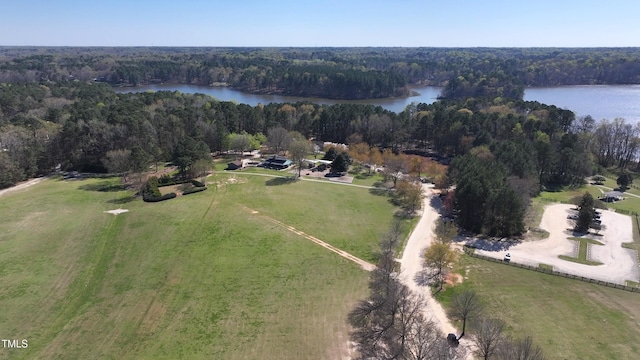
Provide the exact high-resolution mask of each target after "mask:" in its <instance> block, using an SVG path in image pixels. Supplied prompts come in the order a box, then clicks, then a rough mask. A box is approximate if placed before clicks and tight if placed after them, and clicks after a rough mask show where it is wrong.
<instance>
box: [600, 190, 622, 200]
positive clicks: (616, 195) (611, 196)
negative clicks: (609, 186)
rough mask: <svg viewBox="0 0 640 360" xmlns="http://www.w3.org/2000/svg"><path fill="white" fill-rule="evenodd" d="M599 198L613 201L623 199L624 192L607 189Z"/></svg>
mask: <svg viewBox="0 0 640 360" xmlns="http://www.w3.org/2000/svg"><path fill="white" fill-rule="evenodd" d="M600 200H602V201H604V202H614V201H619V200H624V194H623V193H621V192H620V191H609V192H606V193H604V194H602V196H601V197H600Z"/></svg>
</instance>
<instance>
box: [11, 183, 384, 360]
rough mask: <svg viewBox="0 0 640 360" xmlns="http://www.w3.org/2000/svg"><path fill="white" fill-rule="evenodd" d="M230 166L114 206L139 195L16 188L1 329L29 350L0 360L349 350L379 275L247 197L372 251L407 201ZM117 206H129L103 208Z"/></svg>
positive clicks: (305, 354)
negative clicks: (171, 195) (357, 306)
mask: <svg viewBox="0 0 640 360" xmlns="http://www.w3.org/2000/svg"><path fill="white" fill-rule="evenodd" d="M228 176H229V175H227V174H216V175H214V176H213V177H210V178H209V179H208V181H210V182H214V183H216V184H217V183H219V184H220V186H212V187H211V188H210V189H209V191H206V192H204V193H202V194H201V195H200V196H195V197H188V196H187V197H180V198H176V199H172V200H169V201H164V202H160V203H154V204H147V203H144V202H142V201H141V200H139V199H138V200H136V201H131V202H128V203H126V204H120V205H114V204H113V203H112V201H113V200H114V199H119V198H125V197H129V196H130V195H131V194H130V193H129V192H127V191H122V190H117V188H116V187H114V188H113V189H114V190H113V191H98V190H92V189H93V188H94V187H93V186H92V185H93V184H99V187H100V188H105V186H106V185H109V184H106V183H104V181H105V180H94V179H87V180H78V181H59V180H46V181H44V182H42V183H40V184H38V185H36V186H34V187H32V188H31V189H30V190H29V191H27V192H20V193H16V194H7V195H5V196H3V198H2V202H0V244H2V250H1V251H0V281H2V283H3V288H2V289H0V307H1V308H2V309H4V310H3V312H2V314H0V333H1V334H3V336H6V337H8V338H19V339H22V338H25V339H28V340H29V347H28V349H21V350H20V351H15V352H11V353H7V352H3V353H0V358H4V357H6V356H11V358H17V359H31V358H117V359H176V358H190V359H199V358H202V359H211V358H224V359H246V358H261V359H267V360H269V359H318V358H330V359H333V358H340V357H341V356H342V355H344V350H343V349H344V347H345V344H346V341H347V340H348V329H347V328H346V321H345V319H346V314H347V313H348V311H349V310H350V309H351V307H352V306H353V304H354V303H355V302H356V301H357V300H359V299H361V298H363V297H365V296H366V294H367V292H368V290H367V280H368V273H366V272H365V271H363V270H361V269H360V267H359V266H358V265H356V264H353V263H351V262H349V261H348V260H346V259H343V258H341V257H339V256H338V255H336V254H334V253H331V252H329V251H327V250H326V249H323V248H321V247H320V246H318V245H316V244H314V243H312V242H310V241H308V240H306V239H304V238H301V237H299V236H297V235H295V234H293V233H290V232H288V231H286V230H285V229H282V228H280V227H278V226H275V225H274V224H272V223H269V222H267V221H265V220H264V219H261V218H259V217H255V216H251V214H248V213H247V211H246V210H244V209H243V207H242V206H246V207H249V208H252V209H256V210H258V211H260V212H263V213H264V214H266V215H268V216H270V217H273V218H275V219H278V220H279V221H282V222H283V223H287V224H290V225H292V226H294V227H296V228H298V229H300V230H302V231H304V232H306V233H308V234H312V235H313V236H316V237H318V238H320V239H322V240H324V241H327V242H329V243H331V244H332V245H334V246H337V247H339V248H341V249H344V250H346V251H349V252H351V253H353V254H354V255H356V256H359V257H361V258H363V259H366V260H369V261H375V259H374V258H375V256H374V251H375V249H376V248H377V243H378V241H379V239H380V236H381V235H382V234H383V233H384V232H386V231H387V229H388V226H389V224H390V222H391V219H392V216H393V213H394V212H395V208H394V207H393V206H392V205H391V204H390V203H389V202H388V201H387V199H386V198H383V197H378V196H372V195H371V194H369V192H368V191H367V189H362V188H357V187H349V186H336V185H326V184H322V183H311V182H300V181H298V182H291V183H287V184H285V185H276V186H269V185H267V184H266V183H265V182H266V181H267V180H269V178H265V177H260V176H247V177H246V179H243V182H242V183H240V182H238V183H230V182H226V181H224V180H225V179H226V178H227V177H228ZM221 180H222V181H221ZM108 181H113V185H116V184H117V181H118V180H117V179H113V180H108ZM84 185H89V186H85V188H84V189H82V188H81V187H82V186H84ZM241 205H242V206H241ZM118 206H122V207H125V208H127V209H129V210H130V212H128V213H125V214H121V215H118V216H114V215H110V214H104V213H103V211H105V210H111V209H114V208H116V207H118ZM363 209H366V211H363ZM346 219H348V220H346Z"/></svg>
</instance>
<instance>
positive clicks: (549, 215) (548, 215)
mask: <svg viewBox="0 0 640 360" xmlns="http://www.w3.org/2000/svg"><path fill="white" fill-rule="evenodd" d="M573 207H575V206H574V205H566V204H553V205H548V206H547V207H546V208H545V211H544V215H543V216H542V222H541V223H540V228H542V229H544V230H547V231H548V232H549V234H550V235H549V237H548V238H546V239H544V240H535V241H525V242H523V243H520V244H517V245H514V246H511V247H510V248H509V249H508V250H500V251H486V250H477V252H478V253H479V254H482V255H485V256H491V257H495V258H499V259H502V258H504V255H505V254H506V253H507V252H509V253H510V254H511V261H512V262H516V263H520V264H526V265H531V266H538V264H540V263H542V264H548V265H552V266H553V269H554V270H556V271H560V272H565V273H568V274H574V275H579V276H584V277H588V278H592V279H597V280H603V281H609V282H613V283H617V284H625V281H626V280H633V281H639V280H640V269H639V268H638V256H637V254H636V251H634V250H630V249H625V248H623V247H622V246H621V244H622V243H625V242H633V233H632V231H633V225H632V223H631V217H629V216H627V215H623V214H618V213H615V212H613V211H608V210H605V211H602V216H601V219H602V224H603V225H604V226H605V227H606V228H605V229H603V230H602V231H600V234H602V235H603V236H595V237H592V238H593V239H595V240H598V241H599V242H601V243H603V244H604V246H599V245H589V246H590V250H591V252H590V257H589V260H593V261H599V262H601V263H603V265H596V266H592V265H583V264H578V263H575V262H571V261H566V260H562V259H560V258H559V257H558V255H567V256H571V257H575V256H576V254H575V251H576V249H577V245H576V242H575V241H572V240H568V239H567V238H569V237H572V236H574V235H573V231H571V228H572V227H573V222H572V221H571V220H569V219H567V216H568V215H569V214H574V213H576V212H575V211H573V210H571V208H573Z"/></svg>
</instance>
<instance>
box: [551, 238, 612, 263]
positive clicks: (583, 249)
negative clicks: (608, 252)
mask: <svg viewBox="0 0 640 360" xmlns="http://www.w3.org/2000/svg"><path fill="white" fill-rule="evenodd" d="M567 240H571V241H575V242H577V245H578V256H576V257H571V256H566V255H558V257H559V258H560V259H562V260H566V261H571V262H575V263H578V264H583V265H591V266H597V265H602V263H601V262H598V261H592V260H589V259H587V258H588V255H589V245H601V246H602V245H604V244H603V243H601V242H599V241H596V240H592V239H588V238H580V237H574V236H572V237H569V238H567Z"/></svg>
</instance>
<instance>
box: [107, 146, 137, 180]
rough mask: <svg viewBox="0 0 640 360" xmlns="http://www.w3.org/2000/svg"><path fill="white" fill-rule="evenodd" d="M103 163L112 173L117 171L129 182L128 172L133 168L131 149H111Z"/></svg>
mask: <svg viewBox="0 0 640 360" xmlns="http://www.w3.org/2000/svg"><path fill="white" fill-rule="evenodd" d="M102 164H103V165H104V166H105V167H106V168H107V171H109V172H110V173H117V174H120V175H121V176H122V180H123V181H124V182H125V183H126V182H127V173H128V172H129V170H131V150H128V149H127V150H110V151H107V153H106V154H105V157H104V158H103V159H102Z"/></svg>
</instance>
